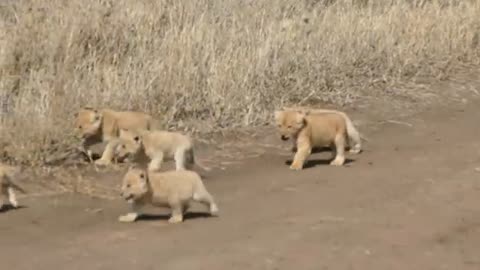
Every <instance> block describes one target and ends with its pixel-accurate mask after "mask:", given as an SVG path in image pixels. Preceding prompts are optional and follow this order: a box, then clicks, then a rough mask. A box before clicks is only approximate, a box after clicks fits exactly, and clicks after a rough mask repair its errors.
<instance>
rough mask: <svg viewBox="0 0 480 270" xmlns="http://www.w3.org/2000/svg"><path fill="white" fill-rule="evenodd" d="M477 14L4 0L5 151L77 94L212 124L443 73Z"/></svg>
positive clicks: (474, 41) (306, 5)
mask: <svg viewBox="0 0 480 270" xmlns="http://www.w3.org/2000/svg"><path fill="white" fill-rule="evenodd" d="M352 2H353V3H356V4H352ZM371 2H375V3H376V4H371ZM379 3H381V4H379ZM478 14H480V3H479V1H476V0H471V1H467V0H465V1H460V0H458V1H454V0H450V1H448V0H445V1H439V0H437V1H434V0H433V1H425V0H420V1H414V0H411V1H407V0H403V1H401V0H397V1H395V0H392V1H370V2H369V1H366V0H365V1H353V0H349V1H346V0H343V1H340V0H337V1H334V0H329V1H328V0H323V1H321V0H317V1H315V0H304V1H294V0H257V1H251V0H249V1H234V0H226V1H211V0H197V1H193V0H185V1H173V0H142V1H134V0H69V1H64V0H51V1H34V0H17V1H13V0H10V1H2V2H0V91H1V92H0V97H1V100H0V101H1V104H0V106H1V107H0V108H1V111H0V112H1V113H2V114H1V120H2V126H1V131H0V132H1V134H0V146H1V143H8V144H9V146H8V147H7V146H6V144H3V149H4V151H3V152H5V153H0V155H3V157H4V158H5V157H6V156H8V157H11V158H14V160H16V161H32V160H41V159H42V158H43V157H44V156H45V155H46V152H45V151H47V149H50V148H51V147H50V144H53V143H54V142H55V143H56V142H63V143H69V141H70V139H69V138H70V132H71V129H72V126H71V121H72V115H73V113H74V112H75V111H76V110H77V109H78V108H79V107H81V106H85V105H91V106H101V107H103V106H108V107H113V108H117V109H132V110H144V111H148V112H150V113H152V114H154V115H155V116H157V117H158V118H159V119H160V120H162V121H163V123H164V124H165V126H166V127H177V128H188V129H189V131H192V130H198V131H209V130H212V129H216V128H219V127H221V128H226V127H228V128H231V127H233V128H234V127H238V126H247V125H258V124H263V123H265V122H268V121H269V119H270V117H271V111H272V110H273V109H274V108H275V107H278V106H281V105H282V104H294V103H295V104H314V103H319V102H328V103H333V104H336V105H339V106H344V105H349V104H351V103H354V102H356V100H358V98H362V97H363V96H364V95H369V92H368V91H365V89H380V90H381V89H386V87H387V86H390V85H394V84H396V83H401V82H407V81H412V79H414V78H416V77H437V78H443V77H445V76H448V74H449V72H450V70H451V69H452V68H455V67H456V66H457V65H460V64H464V63H474V64H476V63H479V60H480V51H479V39H480V37H479V35H480V16H479V15H478ZM377 94H378V91H376V92H375V95H377ZM385 94H390V93H385ZM13 149H15V150H16V151H17V153H14V152H13ZM18 150H20V151H18Z"/></svg>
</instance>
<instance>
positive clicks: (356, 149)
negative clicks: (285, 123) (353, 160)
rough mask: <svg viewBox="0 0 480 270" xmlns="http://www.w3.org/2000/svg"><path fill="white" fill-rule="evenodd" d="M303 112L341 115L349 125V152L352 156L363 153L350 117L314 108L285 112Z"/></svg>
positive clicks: (358, 136)
mask: <svg viewBox="0 0 480 270" xmlns="http://www.w3.org/2000/svg"><path fill="white" fill-rule="evenodd" d="M286 110H288V111H292V110H293V111H303V112H308V113H310V114H316V113H337V114H339V115H341V116H342V117H343V118H344V119H345V123H346V124H347V135H348V139H349V140H348V145H349V146H350V150H349V152H350V153H352V154H359V153H360V152H362V140H361V136H360V133H359V132H358V130H357V129H356V128H355V126H354V125H353V122H352V120H351V119H350V117H348V115H347V114H346V113H344V112H342V111H337V110H330V109H314V108H307V107H296V108H284V109H283V111H286Z"/></svg>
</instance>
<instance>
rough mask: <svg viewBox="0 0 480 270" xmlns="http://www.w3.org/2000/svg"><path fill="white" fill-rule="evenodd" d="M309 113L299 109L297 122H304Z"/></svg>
mask: <svg viewBox="0 0 480 270" xmlns="http://www.w3.org/2000/svg"><path fill="white" fill-rule="evenodd" d="M307 115H308V112H305V111H302V110H299V111H297V115H296V118H295V120H296V122H297V123H298V124H302V123H303V122H304V121H305V117H306V116H307Z"/></svg>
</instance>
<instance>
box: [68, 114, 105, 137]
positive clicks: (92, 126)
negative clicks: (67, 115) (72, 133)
mask: <svg viewBox="0 0 480 270" xmlns="http://www.w3.org/2000/svg"><path fill="white" fill-rule="evenodd" d="M101 125H102V115H101V113H99V112H98V111H97V110H94V109H89V108H87V109H81V110H80V111H79V112H78V113H77V114H76V121H75V129H76V131H77V133H78V134H79V135H80V136H81V137H82V138H89V137H92V136H95V135H98V134H99V132H100V129H101Z"/></svg>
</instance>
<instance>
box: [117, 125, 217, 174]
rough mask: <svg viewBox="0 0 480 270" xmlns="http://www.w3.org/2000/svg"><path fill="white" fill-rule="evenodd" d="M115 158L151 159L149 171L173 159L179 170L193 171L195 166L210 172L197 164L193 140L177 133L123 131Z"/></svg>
mask: <svg viewBox="0 0 480 270" xmlns="http://www.w3.org/2000/svg"><path fill="white" fill-rule="evenodd" d="M115 156H117V157H118V158H121V159H124V158H130V157H133V159H136V160H139V159H141V158H144V159H147V160H148V159H150V163H149V164H148V170H149V171H158V170H160V167H161V166H162V163H163V160H172V159H174V160H175V167H176V169H177V170H186V169H191V168H192V167H193V165H194V164H197V165H198V166H200V167H202V168H203V169H204V170H207V171H208V170H210V169H209V168H208V167H205V166H202V165H200V164H199V163H198V162H195V158H194V151H193V142H192V139H191V138H190V137H189V136H187V135H183V134H181V133H177V132H169V131H160V130H155V131H148V130H136V131H132V130H125V129H122V130H121V132H120V140H119V143H118V145H117V146H116V150H115Z"/></svg>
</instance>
